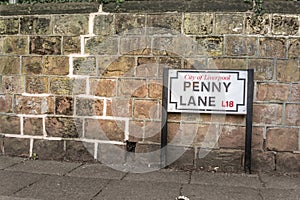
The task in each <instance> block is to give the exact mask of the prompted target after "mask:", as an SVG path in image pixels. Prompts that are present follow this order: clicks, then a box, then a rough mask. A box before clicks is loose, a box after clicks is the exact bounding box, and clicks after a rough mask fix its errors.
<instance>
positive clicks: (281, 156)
mask: <svg viewBox="0 0 300 200" xmlns="http://www.w3.org/2000/svg"><path fill="white" fill-rule="evenodd" d="M299 159H300V154H293V153H278V154H277V155H276V170H277V171H279V172H296V173H299V171H300V163H299Z"/></svg>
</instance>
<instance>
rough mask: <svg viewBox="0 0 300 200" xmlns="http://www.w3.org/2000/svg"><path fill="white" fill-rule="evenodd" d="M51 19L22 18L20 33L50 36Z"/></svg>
mask: <svg viewBox="0 0 300 200" xmlns="http://www.w3.org/2000/svg"><path fill="white" fill-rule="evenodd" d="M51 28H52V26H51V18H50V17H33V16H28V17H21V18H20V32H21V34H24V35H50V34H51V33H52V30H51Z"/></svg>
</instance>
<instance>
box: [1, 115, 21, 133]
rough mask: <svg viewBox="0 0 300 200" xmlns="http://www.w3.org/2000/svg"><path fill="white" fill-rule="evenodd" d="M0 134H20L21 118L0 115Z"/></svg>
mask: <svg viewBox="0 0 300 200" xmlns="http://www.w3.org/2000/svg"><path fill="white" fill-rule="evenodd" d="M0 120H1V123H0V132H1V133H6V134H20V133H21V132H20V118H19V117H17V116H5V115H0Z"/></svg>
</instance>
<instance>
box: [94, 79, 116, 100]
mask: <svg viewBox="0 0 300 200" xmlns="http://www.w3.org/2000/svg"><path fill="white" fill-rule="evenodd" d="M116 84H117V81H116V80H114V79H91V80H90V86H91V91H90V93H91V94H92V95H95V96H102V97H113V96H116V93H117V91H116Z"/></svg>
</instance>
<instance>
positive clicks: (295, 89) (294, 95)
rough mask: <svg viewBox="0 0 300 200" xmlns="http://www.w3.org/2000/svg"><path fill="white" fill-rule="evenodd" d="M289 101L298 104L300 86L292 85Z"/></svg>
mask: <svg viewBox="0 0 300 200" xmlns="http://www.w3.org/2000/svg"><path fill="white" fill-rule="evenodd" d="M291 101H292V102H299V101H300V84H293V85H292V89H291Z"/></svg>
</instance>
